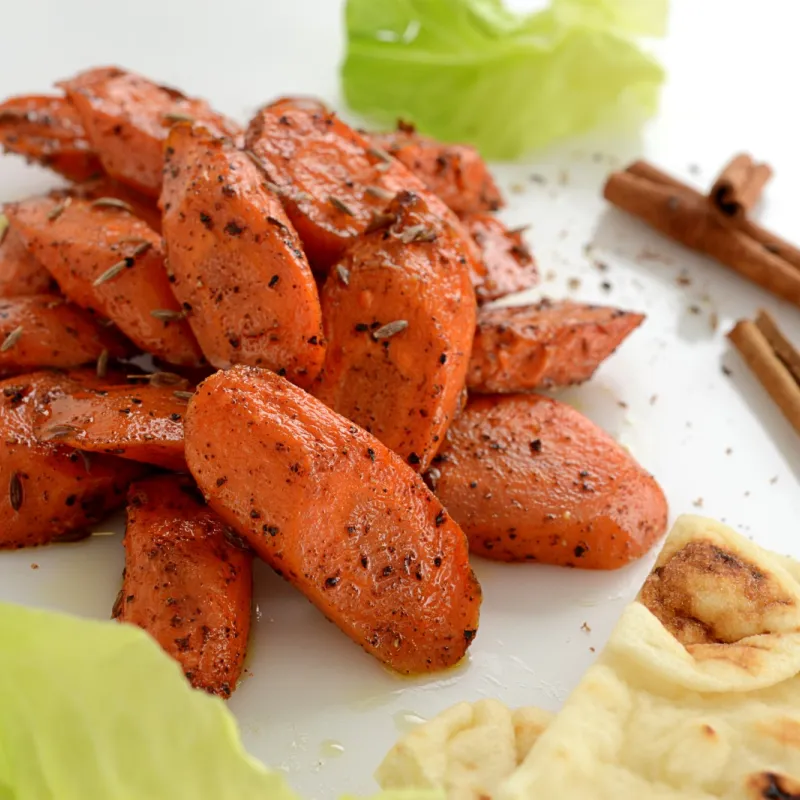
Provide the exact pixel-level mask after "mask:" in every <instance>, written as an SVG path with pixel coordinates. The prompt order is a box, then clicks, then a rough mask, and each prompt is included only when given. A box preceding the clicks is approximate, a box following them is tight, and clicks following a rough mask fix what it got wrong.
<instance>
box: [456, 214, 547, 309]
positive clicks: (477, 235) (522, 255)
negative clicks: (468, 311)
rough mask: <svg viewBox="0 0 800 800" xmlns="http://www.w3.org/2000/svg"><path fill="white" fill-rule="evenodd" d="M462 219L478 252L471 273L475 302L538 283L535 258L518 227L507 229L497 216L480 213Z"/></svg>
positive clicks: (487, 300) (484, 300) (501, 295)
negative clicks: (473, 270) (474, 266)
mask: <svg viewBox="0 0 800 800" xmlns="http://www.w3.org/2000/svg"><path fill="white" fill-rule="evenodd" d="M461 221H462V223H463V224H464V227H465V228H466V229H467V231H468V233H469V234H470V236H472V238H473V239H474V241H475V244H476V245H477V246H478V249H479V250H480V253H481V260H480V262H479V265H478V269H477V270H476V271H475V272H474V273H473V283H474V284H475V294H476V296H477V298H478V302H484V303H485V302H489V301H490V300H498V299H500V298H501V297H505V296H506V295H509V294H513V293H514V292H521V291H523V290H525V289H530V287H531V286H535V285H536V284H537V283H538V281H539V271H538V269H537V267H536V261H535V259H534V257H533V255H532V254H531V251H530V250H529V249H528V247H527V245H526V244H525V242H524V241H523V239H522V231H521V230H519V229H517V230H509V229H508V228H506V226H505V225H503V223H502V222H500V220H499V219H497V217H495V216H492V215H491V214H486V213H481V212H478V213H473V214H467V215H465V216H462V217H461Z"/></svg>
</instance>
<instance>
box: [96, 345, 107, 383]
mask: <svg viewBox="0 0 800 800" xmlns="http://www.w3.org/2000/svg"><path fill="white" fill-rule="evenodd" d="M107 374H108V350H103V352H102V353H100V355H99V356H98V357H97V377H98V378H105V377H106V375H107Z"/></svg>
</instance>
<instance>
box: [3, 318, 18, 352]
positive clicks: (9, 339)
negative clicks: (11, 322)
mask: <svg viewBox="0 0 800 800" xmlns="http://www.w3.org/2000/svg"><path fill="white" fill-rule="evenodd" d="M21 336H22V325H19V326H18V327H16V328H14V330H13V331H11V333H9V334H8V336H6V338H5V339H4V340H3V344H0V353H5V352H6V351H8V350H10V349H11V348H12V347H14V345H15V344H16V343H17V342H18V341H19V340H20V337H21Z"/></svg>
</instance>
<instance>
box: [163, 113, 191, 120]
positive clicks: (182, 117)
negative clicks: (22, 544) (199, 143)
mask: <svg viewBox="0 0 800 800" xmlns="http://www.w3.org/2000/svg"><path fill="white" fill-rule="evenodd" d="M164 122H194V117H190V116H189V115H188V114H181V113H180V112H179V111H170V112H168V113H166V114H164Z"/></svg>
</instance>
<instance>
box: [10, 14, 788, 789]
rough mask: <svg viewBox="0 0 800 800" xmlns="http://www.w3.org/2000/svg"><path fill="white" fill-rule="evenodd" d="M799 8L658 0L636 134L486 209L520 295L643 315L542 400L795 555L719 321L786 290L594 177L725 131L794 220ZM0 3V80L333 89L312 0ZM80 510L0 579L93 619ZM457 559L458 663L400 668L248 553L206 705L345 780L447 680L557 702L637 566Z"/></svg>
mask: <svg viewBox="0 0 800 800" xmlns="http://www.w3.org/2000/svg"><path fill="white" fill-rule="evenodd" d="M376 1H377V0H376ZM516 5H525V0H522V2H517V3H516ZM799 11H800V10H799V9H798V8H797V7H796V6H795V4H791V3H785V2H783V0H760V2H750V1H749V0H748V1H747V2H745V0H741V2H737V3H730V2H726V0H705V2H704V3H702V7H701V5H699V4H697V3H696V2H694V0H673V17H672V21H671V33H670V37H669V39H668V40H667V41H666V42H665V43H662V44H659V45H658V50H659V52H660V53H661V54H662V56H663V60H664V63H665V64H666V66H667V67H668V69H669V73H670V78H669V83H668V85H667V87H666V90H665V92H664V96H663V103H662V110H661V114H660V116H659V118H658V119H657V120H655V121H653V122H652V123H651V124H650V125H648V127H647V129H646V130H645V131H644V132H643V133H642V135H641V137H639V138H636V139H627V140H625V141H620V140H619V139H616V140H614V139H611V138H610V137H603V136H600V135H599V134H598V135H595V136H593V137H590V138H588V139H584V140H582V141H580V142H573V143H570V144H568V145H564V146H561V147H559V148H556V149H552V150H550V151H548V152H544V153H540V154H538V155H537V156H535V157H534V158H532V159H530V160H529V162H528V163H527V164H525V165H515V166H503V167H499V168H498V170H497V172H498V175H499V177H500V180H501V182H502V184H503V186H504V188H506V190H507V191H508V197H509V200H510V203H509V208H508V209H507V210H506V211H505V212H504V217H505V218H506V219H507V221H509V222H510V223H513V224H522V223H532V225H533V227H532V229H531V232H530V235H529V241H530V243H531V244H532V246H533V248H534V250H535V252H536V255H537V257H538V259H539V263H540V266H541V269H542V272H543V274H545V276H546V280H545V281H544V282H543V284H542V286H541V287H540V289H537V292H536V293H535V294H536V295H538V294H540V293H545V294H549V295H552V296H554V297H567V296H570V297H574V298H576V299H580V300H586V301H595V302H607V303H613V304H617V305H620V306H623V307H629V308H632V309H639V310H643V311H645V312H646V313H647V314H648V319H647V322H646V324H645V325H644V326H643V327H642V328H641V329H640V330H639V331H637V332H636V333H635V334H634V335H633V337H632V338H631V339H630V341H628V342H627V343H626V344H625V345H624V346H623V347H622V348H621V350H620V351H619V352H618V353H617V354H616V355H615V356H614V357H613V358H612V359H611V360H610V361H608V362H607V363H606V364H605V365H604V366H603V367H602V368H601V369H600V371H599V372H598V374H597V375H596V377H595V378H594V380H592V381H591V383H589V384H587V385H585V386H583V387H580V388H578V389H575V390H570V391H569V392H566V393H563V394H562V395H561V397H563V398H564V399H566V400H568V401H569V402H571V403H574V404H575V405H576V406H577V407H578V408H579V409H580V410H582V411H583V412H585V413H586V414H587V415H589V416H590V417H592V418H593V419H595V420H596V421H598V422H599V423H600V424H601V425H603V426H604V427H605V428H606V429H607V430H609V431H610V432H611V433H612V434H613V435H614V436H615V437H617V438H618V439H619V440H620V441H621V442H623V443H624V444H626V445H627V446H629V447H630V449H631V450H632V451H633V453H634V454H635V455H636V456H637V457H638V458H639V460H640V461H641V462H642V463H643V464H644V465H645V466H646V467H647V468H649V469H650V470H651V471H652V472H653V473H654V474H655V475H656V476H657V478H658V479H659V480H660V482H661V484H662V485H663V486H664V488H665V490H666V493H667V496H668V498H669V500H670V505H671V509H672V512H673V518H674V515H675V514H677V513H682V512H694V513H704V514H708V515H710V516H714V517H717V518H719V519H722V520H724V521H726V522H728V523H729V524H731V525H733V526H734V527H735V528H737V529H738V530H740V531H741V532H743V533H744V534H746V535H748V536H751V537H753V538H754V539H755V540H756V541H758V542H759V543H761V544H764V545H767V546H769V547H772V548H775V549H777V550H779V551H781V552H785V553H790V554H793V555H796V556H800V541H799V540H798V539H800V491H798V488H800V487H799V484H800V439H798V437H797V436H796V435H795V434H794V433H793V431H792V429H791V427H790V426H789V425H788V423H787V422H786V421H785V420H784V419H783V418H782V417H781V416H780V414H779V413H777V412H776V410H775V409H774V407H773V406H772V404H771V402H770V400H769V399H768V398H767V397H766V395H765V394H764V392H763V390H762V389H761V388H760V387H759V385H758V384H757V383H756V382H755V381H754V379H753V378H752V377H751V376H750V375H749V374H748V372H747V370H746V369H745V368H744V366H743V364H742V363H741V361H740V360H739V358H738V357H737V355H736V354H735V353H734V352H732V351H731V350H730V348H729V347H728V345H727V343H726V340H725V338H724V333H725V331H727V330H728V329H729V328H730V326H731V324H732V322H733V321H734V320H735V319H737V318H740V317H743V316H752V315H753V314H754V312H755V310H756V309H757V308H759V307H761V306H764V307H766V308H769V309H770V310H771V311H772V312H773V313H774V314H775V316H776V317H777V318H778V320H779V322H780V324H781V325H782V326H783V327H784V328H785V330H786V331H787V333H789V334H790V335H791V336H792V337H793V338H794V339H795V341H800V311H798V310H797V309H795V308H793V307H791V306H789V305H787V304H785V303H782V302H780V301H777V300H776V299H774V298H773V297H771V296H770V295H768V294H766V293H764V292H762V291H761V290H759V289H757V288H756V287H754V286H752V285H750V284H748V283H746V282H744V281H743V280H741V279H739V278H738V277H736V276H734V275H732V274H730V273H728V272H727V271H726V270H725V269H723V268H721V267H719V266H717V265H714V264H712V263H710V262H708V261H706V260H704V259H701V258H698V257H696V256H694V255H692V254H691V253H688V252H686V251H685V250H683V249H681V248H679V247H677V246H673V245H672V244H670V243H669V242H666V241H664V240H663V239H660V238H658V237H657V236H655V235H653V234H651V233H650V232H649V231H647V230H645V229H644V228H643V227H642V226H641V225H639V224H638V223H636V222H634V221H632V220H630V219H627V218H625V217H623V216H622V215H621V214H619V213H617V212H614V211H609V210H608V209H607V208H606V207H605V206H604V204H603V202H602V201H601V200H600V199H599V195H600V187H601V185H602V181H603V179H604V177H605V175H606V174H607V172H608V171H609V170H611V169H612V168H614V167H615V166H618V165H620V164H623V163H625V162H626V161H628V160H631V159H632V158H634V157H637V156H640V155H645V156H646V157H648V158H649V159H651V160H652V161H654V162H655V163H658V164H660V165H662V166H663V167H664V168H666V169H669V170H672V171H674V172H675V173H676V174H678V175H681V176H683V177H684V178H686V179H687V180H689V181H691V182H692V183H695V184H697V185H698V186H705V185H707V184H708V182H709V181H711V180H712V178H713V176H714V174H715V173H716V171H717V170H718V169H719V167H720V166H721V165H722V163H723V162H724V161H725V160H726V159H727V158H728V157H729V156H730V155H732V154H733V153H734V152H736V151H738V150H741V149H746V150H749V151H751V152H752V153H754V154H755V155H756V156H758V157H761V158H764V159H767V160H769V161H770V162H771V163H772V164H773V166H774V167H775V169H776V174H777V177H776V179H775V181H774V184H773V185H772V186H770V188H769V190H768V200H767V202H766V203H765V204H764V206H763V207H762V209H761V214H762V218H763V219H764V220H765V221H766V223H767V224H768V225H770V226H772V227H773V228H774V229H776V230H778V231H779V232H781V233H783V234H784V235H785V236H787V237H789V238H794V239H795V240H800V224H798V217H797V198H798V194H797V188H796V187H798V186H800V160H799V159H798V157H797V136H796V130H797V127H796V119H795V115H796V112H795V110H794V109H793V105H794V104H793V103H791V102H789V101H788V97H789V95H790V94H792V92H793V90H792V91H789V89H790V87H789V86H788V85H787V83H788V81H789V80H790V76H792V75H795V76H796V75H797V65H798V53H797V45H796V30H797V23H798V22H799V21H800V13H799ZM2 16H3V20H2V25H0V95H2V96H5V95H9V94H12V93H22V92H29V91H44V90H47V89H48V86H49V85H50V83H51V82H52V81H53V80H54V79H56V78H59V77H62V76H67V75H70V74H71V73H73V72H75V71H77V70H79V69H82V68H84V67H87V66H90V65H96V64H103V63H119V64H122V65H124V66H127V67H129V68H132V69H136V70H139V71H141V72H143V73H145V74H149V75H151V76H153V77H155V78H157V79H159V80H161V81H163V82H167V83H171V84H174V85H176V86H180V87H182V88H184V89H185V90H187V91H189V92H191V93H197V94H201V95H204V96H206V97H208V98H209V99H211V100H212V102H213V103H214V104H215V105H216V106H217V107H219V108H220V109H221V110H222V111H224V112H227V113H229V114H231V115H232V116H235V117H239V118H241V119H245V118H246V117H247V116H248V114H249V113H250V112H251V111H252V110H253V109H255V108H256V107H257V106H258V105H259V104H260V103H262V102H263V101H266V100H268V99H270V98H272V97H274V96H277V95H280V94H288V93H298V92H300V93H307V94H316V95H319V96H321V97H322V98H324V99H326V100H328V101H330V102H333V103H336V102H337V99H338V77H337V71H336V70H337V63H338V60H339V57H340V54H341V41H340V37H341V26H340V3H338V2H334V0H294V2H292V3H278V2H271V1H269V2H263V0H252V1H251V0H226V2H224V3H212V2H206V0H170V1H169V2H164V1H163V0H137V2H131V3H120V2H115V3H98V2H93V0H71V2H69V3H65V2H63V0H29V1H28V2H27V3H14V4H10V5H9V7H8V8H4V10H3V15H2ZM787 92H789V93H788V94H787ZM533 175H537V176H541V177H542V178H544V182H537V181H536V180H532V179H531V176H533ZM52 183H53V179H52V178H51V176H49V175H48V174H47V173H46V172H45V171H43V170H38V169H35V168H32V167H26V166H25V165H24V164H22V163H21V162H20V161H18V160H17V159H13V158H10V157H9V158H5V159H2V160H0V200H10V199H15V198H18V197H20V196H24V195H25V194H28V193H34V192H36V191H39V190H42V189H45V188H47V187H49V186H51V185H52ZM589 242H592V243H593V247H592V250H591V253H590V256H589V257H587V256H586V254H585V252H584V246H585V245H586V244H587V243H589ZM596 262H602V263H604V264H606V265H607V271H606V272H601V271H600V270H599V269H598V267H597V265H596ZM681 275H686V276H688V278H689V280H688V283H687V282H686V281H683V280H679V278H680V276H681ZM570 279H577V281H575V280H570ZM604 281H608V283H609V284H610V287H611V288H610V289H604V288H603V287H602V283H603V282H604ZM723 364H724V365H726V366H727V367H728V368H729V369H730V371H731V375H730V376H726V375H725V374H723V371H722V365H723ZM98 530H101V531H116V535H113V536H97V537H94V538H92V539H90V540H89V541H87V542H84V543H81V544H77V545H70V546H61V547H52V548H42V549H39V550H29V551H23V552H17V553H3V554H0V600H11V601H16V602H21V603H26V604H29V605H37V606H46V607H50V608H56V609H64V610H68V611H72V612H75V613H78V614H82V615H85V616H92V617H100V618H105V617H107V616H108V614H109V610H110V607H111V604H112V602H113V599H114V596H115V594H116V591H117V588H118V584H119V575H120V571H121V568H122V548H121V544H120V536H119V532H120V531H121V526H120V525H119V522H117V524H112V523H108V524H104V525H102V526H99V528H98ZM475 561H476V563H475V569H476V571H477V573H478V575H479V577H480V579H481V581H482V583H483V586H484V595H485V601H484V605H483V613H482V621H481V629H480V632H479V635H478V637H477V639H476V641H475V643H474V645H473V647H472V649H471V655H470V658H469V661H468V663H466V664H464V665H463V666H461V667H460V668H458V669H456V670H453V671H451V672H449V673H445V674H443V675H439V676H437V677H434V678H430V679H414V680H404V679H400V678H397V677H395V676H393V675H390V674H388V673H387V672H386V671H384V670H383V669H382V668H381V667H380V666H379V665H378V664H377V662H375V661H374V660H373V659H371V658H370V657H369V656H367V655H365V654H364V653H363V652H361V651H360V650H359V649H358V648H357V647H356V646H355V645H353V644H352V643H351V642H350V641H349V640H347V639H346V638H345V637H344V636H343V635H341V634H340V633H339V632H338V631H337V630H336V629H335V628H334V627H333V626H332V625H330V624H328V623H327V622H326V621H325V620H324V619H323V618H322V616H321V615H320V614H318V613H317V612H316V611H315V610H314V609H313V608H312V607H311V606H310V605H309V604H308V603H307V602H306V601H305V600H304V599H303V598H302V597H301V596H300V595H299V594H297V593H295V592H294V591H293V590H292V589H291V588H290V587H289V586H288V585H286V584H284V583H283V582H282V581H281V580H279V579H278V578H277V577H275V576H274V575H272V574H271V573H270V572H269V570H267V569H266V568H260V569H258V571H257V575H256V577H257V589H256V592H257V602H258V612H257V619H256V623H255V631H254V635H253V639H252V643H251V656H250V657H249V660H248V665H247V666H248V674H247V677H246V679H245V680H244V682H243V685H242V686H241V688H240V689H239V690H238V692H237V693H236V695H235V696H234V698H233V699H232V701H231V703H230V707H231V708H232V710H233V711H234V712H235V714H236V715H237V717H238V718H239V720H240V722H241V726H242V730H243V734H244V738H245V742H246V744H247V747H248V748H249V749H250V750H251V752H253V753H254V754H255V755H256V756H258V757H259V758H261V759H262V760H264V761H265V762H266V763H268V764H270V765H273V766H275V767H280V768H282V769H285V770H287V771H288V773H289V776H290V780H291V782H292V784H293V785H294V786H295V787H296V788H297V789H298V790H300V791H302V792H303V793H304V795H305V796H306V797H309V798H310V797H315V798H327V797H333V796H336V795H338V794H340V793H342V792H344V791H353V792H363V793H367V792H370V791H372V790H373V789H374V788H375V784H374V781H373V780H372V777H371V774H372V771H373V769H374V768H375V766H376V765H377V764H378V763H379V761H380V758H381V757H382V755H383V754H384V753H385V751H386V750H387V749H388V748H389V746H390V745H391V744H392V743H393V742H394V740H395V739H396V737H397V736H398V735H399V734H400V733H401V732H403V731H405V730H407V729H408V728H409V726H410V725H412V724H413V723H414V721H415V720H416V719H418V718H420V717H424V718H427V717H430V716H432V715H434V714H435V713H437V712H438V711H441V710H442V709H444V708H446V707H447V706H449V705H451V704H452V703H454V702H456V701H458V700H462V699H468V700H475V699H478V698H481V697H489V696H494V697H499V698H501V699H502V700H504V701H506V702H507V703H509V704H511V705H523V704H538V705H541V706H544V707H546V708H550V709H557V708H558V707H559V706H560V705H561V703H562V702H563V700H564V699H565V698H566V696H567V694H568V693H569V691H570V690H571V688H572V687H573V686H574V685H575V684H576V682H577V681H578V680H579V678H580V676H581V674H582V673H583V672H584V671H585V669H586V668H587V666H588V665H589V664H590V663H591V662H592V660H593V659H594V658H595V652H596V651H597V650H599V649H600V648H601V647H602V645H603V643H604V641H605V639H606V638H607V636H608V634H609V632H610V630H611V628H612V626H613V624H614V621H615V619H616V617H617V616H618V614H619V612H620V609H621V607H622V606H623V604H624V603H625V602H627V601H628V600H630V598H631V597H632V596H633V595H634V594H635V592H636V590H637V588H638V586H639V584H640V582H641V580H642V577H643V576H644V574H645V573H646V570H647V567H648V563H649V560H647V559H646V560H645V561H644V562H642V563H639V564H636V565H633V566H631V567H630V568H628V569H624V570H621V571H620V572H617V573H612V574H599V573H595V574H592V573H585V572H578V571H567V570H558V569H553V568H548V567H537V566H531V565H519V566H513V565H512V566H508V565H501V564H492V563H489V562H486V561H481V560H478V559H476V560H475ZM584 623H586V625H585V626H584Z"/></svg>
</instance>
